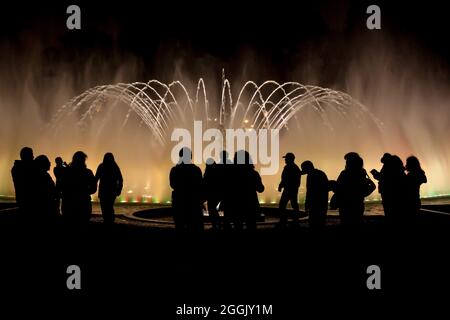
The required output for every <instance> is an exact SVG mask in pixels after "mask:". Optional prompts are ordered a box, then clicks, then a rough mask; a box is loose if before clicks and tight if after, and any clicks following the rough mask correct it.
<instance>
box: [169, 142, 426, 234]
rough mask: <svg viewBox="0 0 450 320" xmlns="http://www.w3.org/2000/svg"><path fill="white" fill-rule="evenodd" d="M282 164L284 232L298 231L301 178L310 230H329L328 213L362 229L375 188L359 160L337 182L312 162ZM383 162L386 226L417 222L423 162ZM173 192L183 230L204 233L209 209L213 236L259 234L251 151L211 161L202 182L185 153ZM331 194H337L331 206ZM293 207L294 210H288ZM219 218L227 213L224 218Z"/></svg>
mask: <svg viewBox="0 0 450 320" xmlns="http://www.w3.org/2000/svg"><path fill="white" fill-rule="evenodd" d="M283 158H284V159H285V163H286V165H285V167H284V168H283V171H282V174H281V182H280V184H279V186H278V191H279V192H282V193H281V198H280V202H279V208H278V209H279V210H278V214H279V222H278V224H277V227H279V228H284V227H286V226H287V225H288V223H290V224H291V225H292V226H294V227H295V226H298V223H299V217H300V211H299V204H298V192H299V188H300V184H301V177H302V175H306V176H307V180H306V196H305V212H306V214H307V216H308V222H309V225H310V226H311V228H314V229H320V228H323V227H324V226H325V225H326V221H327V211H328V208H330V209H334V210H338V211H339V216H340V219H341V223H342V225H344V226H348V227H357V226H359V225H361V223H362V220H363V215H364V210H365V205H364V203H365V198H366V197H368V196H369V195H370V194H372V193H373V191H374V190H375V189H376V184H375V182H374V181H373V180H372V179H371V178H370V177H369V176H368V174H367V171H366V170H365V169H364V161H363V159H362V158H361V157H360V156H359V154H357V153H356V152H349V153H347V154H346V155H345V156H344V159H345V168H344V170H342V172H341V173H340V174H339V176H338V178H337V180H329V179H328V177H327V175H326V174H325V173H324V172H323V171H322V170H319V169H318V168H316V167H315V166H314V164H313V163H312V162H311V161H309V160H306V161H303V162H302V163H301V165H300V168H299V166H298V165H297V164H296V163H295V155H294V154H293V153H291V152H288V153H287V154H286V155H285V156H284V157H283ZM381 162H382V163H383V167H382V168H381V170H380V172H378V171H377V170H375V169H373V170H371V173H372V176H373V178H374V179H375V180H377V181H378V190H379V193H380V194H381V198H382V204H383V208H384V211H385V216H386V220H387V222H389V223H397V222H399V223H402V222H407V221H408V220H409V221H411V220H414V219H415V217H416V216H417V214H418V213H419V210H420V206H421V203H420V186H421V184H423V183H426V182H427V179H426V176H425V172H424V171H423V170H422V168H421V166H420V163H419V160H418V159H417V158H416V157H414V156H411V157H409V158H408V159H407V160H406V166H404V165H403V162H402V160H401V159H400V158H399V157H398V156H396V155H391V154H388V153H386V154H384V156H383V158H382V159H381ZM170 186H171V187H172V189H173V192H172V206H173V209H174V220H175V225H176V228H177V229H178V230H181V231H199V230H202V229H203V210H204V209H205V207H204V203H206V204H207V211H208V215H209V219H210V222H211V224H212V227H213V229H214V230H220V229H224V230H231V229H234V230H243V229H246V230H254V229H256V224H257V221H258V219H259V218H260V214H261V210H260V205H259V201H258V196H257V193H261V192H263V191H264V185H263V184H262V180H261V176H260V175H259V173H258V172H257V171H256V170H255V167H254V165H253V163H252V159H251V157H250V154H249V153H248V152H247V151H244V150H240V151H237V152H236V154H235V155H234V158H233V160H231V159H230V158H229V155H228V153H227V152H226V151H223V152H222V153H221V157H220V161H219V162H218V163H215V161H214V160H213V159H208V160H207V161H206V168H205V173H204V175H203V178H202V172H201V169H200V168H199V167H198V166H196V165H195V164H193V163H192V154H191V150H190V149H189V148H183V149H181V150H180V152H179V162H178V164H177V165H176V166H175V167H173V168H172V170H171V171H170ZM329 192H333V196H332V197H331V199H330V201H329V200H328V199H329ZM289 203H290V205H291V207H292V210H287V205H288V204H289ZM219 212H223V218H221V217H220V215H219Z"/></svg>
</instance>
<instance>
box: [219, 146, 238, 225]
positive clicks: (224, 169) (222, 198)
mask: <svg viewBox="0 0 450 320" xmlns="http://www.w3.org/2000/svg"><path fill="white" fill-rule="evenodd" d="M216 168H217V176H218V177H217V179H218V180H219V181H220V183H219V185H218V186H219V211H223V214H224V216H223V227H224V228H225V229H230V226H231V219H232V218H231V217H230V216H228V215H229V214H231V213H230V211H229V210H225V207H226V205H227V202H229V201H233V200H232V199H231V196H230V194H231V191H230V190H231V188H233V185H234V182H233V179H232V177H231V174H232V172H233V169H234V166H233V161H232V160H231V159H230V158H229V154H228V152H227V151H226V150H223V151H222V152H221V153H220V161H219V163H217V165H216Z"/></svg>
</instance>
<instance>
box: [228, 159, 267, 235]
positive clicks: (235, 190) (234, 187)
mask: <svg viewBox="0 0 450 320" xmlns="http://www.w3.org/2000/svg"><path fill="white" fill-rule="evenodd" d="M233 162H234V164H232V165H230V166H231V170H230V171H229V182H228V183H227V186H228V187H229V190H227V196H226V200H225V202H226V203H225V212H224V214H225V215H226V216H227V217H229V220H230V222H232V223H233V227H234V228H235V230H238V231H239V230H242V229H243V226H244V224H245V227H246V229H247V230H249V231H252V230H255V229H256V222H257V219H258V215H259V209H260V207H259V201H258V194H257V192H259V193H261V192H263V191H264V185H263V183H262V179H261V176H260V175H259V173H258V171H256V170H255V167H254V165H253V162H252V159H251V157H250V154H249V153H248V152H247V151H245V150H239V151H237V152H236V153H235V155H234V161H233Z"/></svg>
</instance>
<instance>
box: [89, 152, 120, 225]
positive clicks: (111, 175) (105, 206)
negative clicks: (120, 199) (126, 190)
mask: <svg viewBox="0 0 450 320" xmlns="http://www.w3.org/2000/svg"><path fill="white" fill-rule="evenodd" d="M95 178H96V180H97V181H100V183H99V186H98V198H99V200H100V207H101V209H102V216H103V222H105V223H106V224H112V223H114V219H115V214H114V201H115V200H116V197H117V196H119V195H120V193H121V192H122V187H123V178H122V173H121V172H120V168H119V166H118V165H117V163H116V161H115V160H114V155H113V154H112V153H111V152H108V153H105V155H104V156H103V162H102V163H100V164H99V165H98V167H97V171H96V173H95Z"/></svg>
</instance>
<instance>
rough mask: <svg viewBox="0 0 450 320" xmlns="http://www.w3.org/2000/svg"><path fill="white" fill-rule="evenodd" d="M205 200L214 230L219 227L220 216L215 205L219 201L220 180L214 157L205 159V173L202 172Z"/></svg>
mask: <svg viewBox="0 0 450 320" xmlns="http://www.w3.org/2000/svg"><path fill="white" fill-rule="evenodd" d="M203 182H204V188H205V196H206V201H207V203H208V214H209V218H210V220H211V223H212V226H213V229H214V230H218V229H220V217H219V210H218V208H217V206H218V205H219V202H220V194H221V181H220V176H219V167H218V165H217V164H216V163H215V162H214V159H211V158H210V159H208V160H206V168H205V173H204V174H203Z"/></svg>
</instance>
